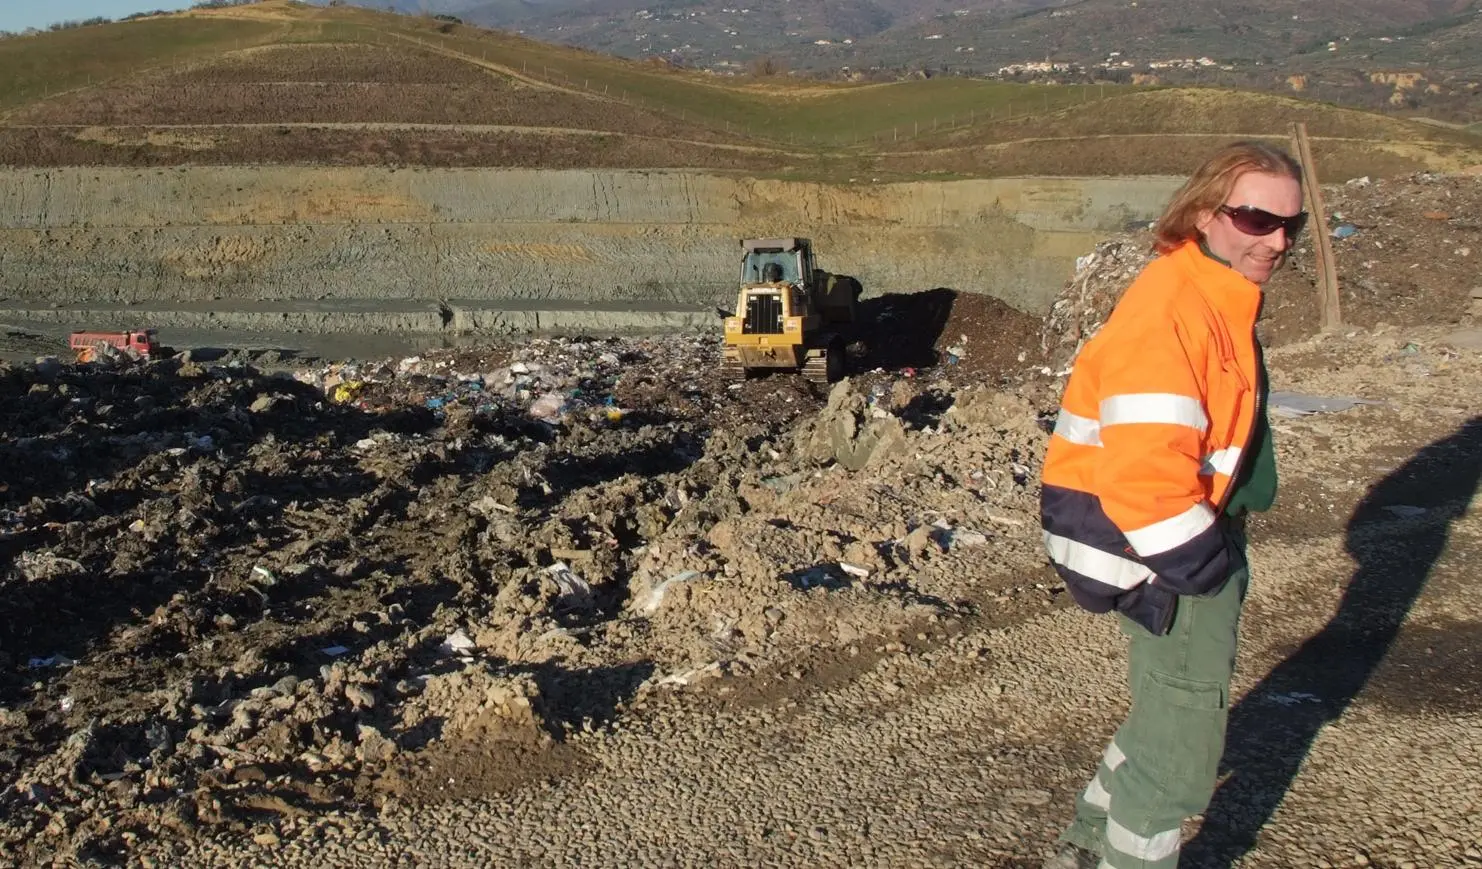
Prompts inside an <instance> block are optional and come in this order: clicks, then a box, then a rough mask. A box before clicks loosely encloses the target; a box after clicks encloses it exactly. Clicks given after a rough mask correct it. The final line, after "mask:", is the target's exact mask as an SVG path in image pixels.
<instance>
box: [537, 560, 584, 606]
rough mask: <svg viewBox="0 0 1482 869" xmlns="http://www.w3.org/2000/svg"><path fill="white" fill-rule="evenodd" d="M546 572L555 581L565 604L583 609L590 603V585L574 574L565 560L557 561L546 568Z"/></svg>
mask: <svg viewBox="0 0 1482 869" xmlns="http://www.w3.org/2000/svg"><path fill="white" fill-rule="evenodd" d="M546 573H549V574H550V575H551V578H552V579H554V580H555V581H556V588H557V589H559V591H560V600H561V602H562V603H564V604H566V605H567V606H573V607H577V608H579V609H584V608H586V607H589V606H591V605H592V587H591V586H590V585H588V584H587V581H586V580H585V579H582V578H581V577H580V576H577V575H576V572H575V571H573V570H572V569H571V568H570V567H569V566H567V564H566V563H565V562H562V561H558V562H556V563H555V564H552V565H551V566H550V567H547V568H546Z"/></svg>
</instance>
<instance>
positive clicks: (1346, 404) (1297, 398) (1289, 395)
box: [1269, 391, 1384, 419]
mask: <svg viewBox="0 0 1482 869" xmlns="http://www.w3.org/2000/svg"><path fill="white" fill-rule="evenodd" d="M1269 401H1270V408H1271V412H1272V413H1274V414H1276V415H1277V416H1281V417H1286V418H1288V419H1291V418H1296V417H1302V416H1308V415H1309V414H1314V413H1341V412H1343V411H1345V410H1352V409H1353V408H1355V407H1358V406H1359V405H1361V404H1374V405H1382V404H1384V402H1382V401H1371V400H1369V399H1364V398H1333V397H1326V396H1320V395H1303V394H1301V393H1298V392H1277V391H1273V392H1272V393H1271V395H1270V399H1269Z"/></svg>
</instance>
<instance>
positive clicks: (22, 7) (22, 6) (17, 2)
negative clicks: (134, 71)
mask: <svg viewBox="0 0 1482 869" xmlns="http://www.w3.org/2000/svg"><path fill="white" fill-rule="evenodd" d="M194 3H195V0H45V2H37V0H0V30H9V31H11V32H13V33H14V32H19V31H22V30H25V29H26V28H27V27H35V28H38V29H44V28H45V27H46V26H47V25H48V24H53V23H55V22H58V21H81V20H84V19H87V18H96V17H98V16H99V15H101V16H103V17H104V18H113V19H118V18H122V17H124V16H125V15H132V14H134V13H135V12H152V11H154V10H155V9H164V10H167V11H174V10H176V9H184V8H186V7H187V6H192V5H194Z"/></svg>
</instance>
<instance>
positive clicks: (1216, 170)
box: [1153, 142, 1302, 254]
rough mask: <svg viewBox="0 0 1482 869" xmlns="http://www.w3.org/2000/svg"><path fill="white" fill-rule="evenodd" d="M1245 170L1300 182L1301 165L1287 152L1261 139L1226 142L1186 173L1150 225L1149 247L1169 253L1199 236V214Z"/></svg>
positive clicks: (1222, 197)
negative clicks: (1187, 176)
mask: <svg viewBox="0 0 1482 869" xmlns="http://www.w3.org/2000/svg"><path fill="white" fill-rule="evenodd" d="M1247 172H1261V173H1264V174H1266V175H1276V176H1278V177H1280V176H1285V177H1287V178H1291V179H1293V180H1295V181H1296V182H1297V183H1298V184H1301V183H1302V167H1300V166H1298V165H1297V161H1296V160H1293V159H1292V158H1291V155H1290V154H1288V153H1287V152H1285V151H1283V150H1281V149H1280V148H1277V147H1274V146H1272V145H1267V144H1265V143H1264V142H1235V143H1233V144H1230V145H1226V146H1225V147H1223V148H1221V149H1220V150H1219V151H1217V152H1215V154H1214V156H1212V157H1210V158H1209V159H1208V160H1206V161H1204V165H1202V166H1200V167H1199V168H1198V169H1196V170H1195V171H1194V174H1193V175H1191V176H1189V180H1187V181H1185V182H1184V185H1183V186H1182V187H1180V188H1179V189H1178V192H1177V193H1175V194H1173V199H1171V200H1170V201H1169V202H1168V207H1167V208H1165V209H1163V216H1162V217H1160V218H1158V223H1157V225H1156V226H1155V227H1153V234H1154V236H1155V239H1154V241H1153V249H1154V250H1156V251H1157V252H1158V253H1162V254H1167V253H1172V252H1173V251H1175V250H1177V249H1178V248H1179V247H1181V246H1182V245H1183V244H1184V242H1187V241H1192V240H1193V239H1196V238H1198V237H1199V227H1198V223H1199V215H1200V213H1202V212H1205V211H1213V210H1215V209H1216V208H1219V207H1220V206H1221V205H1224V204H1225V200H1226V199H1227V198H1228V197H1229V196H1230V190H1231V189H1233V188H1234V187H1235V181H1236V179H1238V178H1239V177H1240V176H1241V175H1244V174H1245V173H1247Z"/></svg>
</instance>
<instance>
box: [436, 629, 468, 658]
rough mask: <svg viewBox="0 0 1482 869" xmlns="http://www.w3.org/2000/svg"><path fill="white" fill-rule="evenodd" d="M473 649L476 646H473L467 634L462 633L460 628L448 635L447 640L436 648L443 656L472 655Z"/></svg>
mask: <svg viewBox="0 0 1482 869" xmlns="http://www.w3.org/2000/svg"><path fill="white" fill-rule="evenodd" d="M475 648H477V646H475V645H474V642H473V640H472V639H470V638H469V636H468V634H465V633H464V632H463V629H462V628H459V629H457V630H456V631H453V632H452V633H451V634H448V638H447V639H445V640H443V641H442V645H440V646H438V647H437V649H438V651H440V652H442V653H443V654H444V655H459V656H466V655H468V654H470V653H472V652H473V650H474V649H475Z"/></svg>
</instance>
